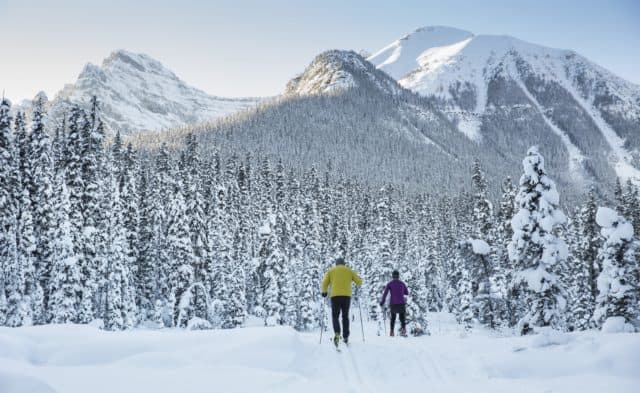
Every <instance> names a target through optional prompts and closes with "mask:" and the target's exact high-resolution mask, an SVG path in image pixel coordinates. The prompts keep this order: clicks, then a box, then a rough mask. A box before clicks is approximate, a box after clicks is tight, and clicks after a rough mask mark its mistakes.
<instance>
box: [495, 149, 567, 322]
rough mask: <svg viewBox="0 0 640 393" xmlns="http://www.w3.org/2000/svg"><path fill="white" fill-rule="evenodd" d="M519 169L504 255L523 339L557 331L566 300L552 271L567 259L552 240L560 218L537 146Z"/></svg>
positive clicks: (561, 221)
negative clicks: (522, 307)
mask: <svg viewBox="0 0 640 393" xmlns="http://www.w3.org/2000/svg"><path fill="white" fill-rule="evenodd" d="M522 164H523V167H524V174H523V175H522V177H521V178H520V189H519V191H518V195H517V196H516V200H515V202H516V204H517V206H518V209H519V210H518V212H517V213H516V214H515V216H514V217H513V219H512V220H511V226H512V229H513V231H514V233H513V237H512V239H511V243H509V248H508V251H509V258H510V260H511V262H512V263H513V265H514V268H515V274H514V278H513V282H512V290H517V291H521V292H522V294H523V295H524V296H523V300H524V304H526V313H525V314H524V315H522V316H521V318H520V321H519V330H520V332H521V333H523V334H524V333H527V332H529V331H530V329H532V328H533V327H546V326H551V327H555V328H562V326H563V316H562V313H563V310H564V308H565V306H566V300H565V298H564V296H563V290H562V288H560V286H559V283H558V278H557V276H556V275H555V274H553V273H552V269H553V266H554V265H555V264H556V263H558V262H561V261H563V260H564V259H565V258H566V257H567V246H566V244H565V243H564V241H563V240H562V239H560V238H559V237H558V235H557V231H558V227H559V226H560V225H562V224H564V222H565V221H566V217H565V215H564V214H563V213H562V212H561V211H560V210H559V209H558V203H559V195H558V192H557V191H556V187H555V183H554V182H553V180H551V179H550V178H549V177H548V175H547V173H546V171H545V168H544V159H543V157H542V155H541V154H540V153H539V152H538V149H537V147H532V148H530V149H529V151H528V152H527V156H526V157H525V159H524V160H523V162H522Z"/></svg>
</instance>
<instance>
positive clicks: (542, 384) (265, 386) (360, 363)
mask: <svg viewBox="0 0 640 393" xmlns="http://www.w3.org/2000/svg"><path fill="white" fill-rule="evenodd" d="M429 319H430V322H431V331H432V336H423V337H409V338H401V337H394V338H390V337H378V336H375V334H374V331H375V329H376V326H375V324H366V325H365V328H366V336H365V338H366V341H365V342H363V341H362V336H361V332H360V329H359V326H358V323H359V321H358V319H357V318H356V320H355V321H354V329H353V331H354V333H353V336H352V344H351V347H350V348H348V349H345V350H343V351H342V353H336V351H335V350H334V349H333V348H332V347H331V344H330V343H329V339H328V337H329V334H325V335H324V338H323V342H322V344H319V343H318V338H319V332H317V331H315V332H310V333H298V332H296V331H294V330H293V329H290V328H285V327H274V328H264V327H246V328H240V329H228V330H205V331H187V330H177V329H164V330H150V329H136V330H131V331H124V332H105V331H102V330H99V329H98V328H96V327H94V326H86V325H84V326H82V325H49V326H38V327H27V328H17V329H11V328H0V370H2V371H0V392H11V393H25V392H30V393H31V392H33V393H35V392H37V393H53V392H57V393H86V392H91V393H103V392H104V393H112V392H154V393H165V392H166V393H169V392H171V393H173V392H178V391H180V392H190V393H198V392H203V393H204V392H225V393H233V392H284V393H286V392H309V393H313V392H328V391H335V392H353V393H356V392H374V393H375V392H387V391H417V390H419V389H420V388H422V390H426V391H434V392H460V393H463V392H464V393H468V392H495V393H502V392H504V393H507V392H509V393H511V392H515V391H517V392H523V393H529V392H545V391H554V392H556V391H557V392H563V393H572V392H576V393H578V392H580V393H589V392H598V393H600V392H602V391H615V392H618V393H625V392H635V391H637V386H638V384H640V376H639V375H638V373H637V370H638V369H640V334H602V333H601V332H597V331H588V332H580V333H570V334H569V333H558V332H553V331H546V332H545V331H542V332H541V333H540V334H539V335H534V336H524V337H520V336H516V337H510V336H496V333H491V332H488V331H484V330H481V329H479V330H478V331H474V332H473V333H470V334H465V335H462V334H461V333H462V328H461V327H459V326H458V325H457V324H456V323H455V321H454V319H453V317H452V316H451V315H449V314H440V313H432V314H430V315H429Z"/></svg>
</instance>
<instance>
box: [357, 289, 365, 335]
mask: <svg viewBox="0 0 640 393" xmlns="http://www.w3.org/2000/svg"><path fill="white" fill-rule="evenodd" d="M358 311H359V312H360V329H362V342H364V322H362V307H360V297H358Z"/></svg>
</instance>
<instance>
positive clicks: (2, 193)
mask: <svg viewBox="0 0 640 393" xmlns="http://www.w3.org/2000/svg"><path fill="white" fill-rule="evenodd" d="M10 109H11V104H10V103H9V101H8V100H6V99H3V100H2V102H0V211H1V212H2V214H0V220H1V221H0V224H2V225H0V263H2V281H3V284H2V285H0V288H3V290H4V291H3V292H4V293H3V296H2V301H3V305H2V307H3V316H2V319H3V322H4V324H5V325H7V326H20V325H22V323H23V320H24V316H25V314H26V312H27V308H26V306H25V299H24V267H23V266H22V265H21V262H20V261H21V260H20V257H19V254H18V244H17V238H18V230H19V228H18V216H19V205H20V174H19V155H18V154H17V152H16V150H17V149H16V146H15V137H14V135H13V132H12V130H11V117H10V115H9V111H10Z"/></svg>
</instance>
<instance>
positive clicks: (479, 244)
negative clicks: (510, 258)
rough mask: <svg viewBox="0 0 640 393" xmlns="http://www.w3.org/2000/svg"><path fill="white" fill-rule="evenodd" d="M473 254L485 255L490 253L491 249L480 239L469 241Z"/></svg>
mask: <svg viewBox="0 0 640 393" xmlns="http://www.w3.org/2000/svg"><path fill="white" fill-rule="evenodd" d="M469 243H471V247H472V248H473V253H474V254H479V255H487V254H489V253H490V252H491V247H489V245H488V244H487V242H485V241H484V240H482V239H469Z"/></svg>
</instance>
